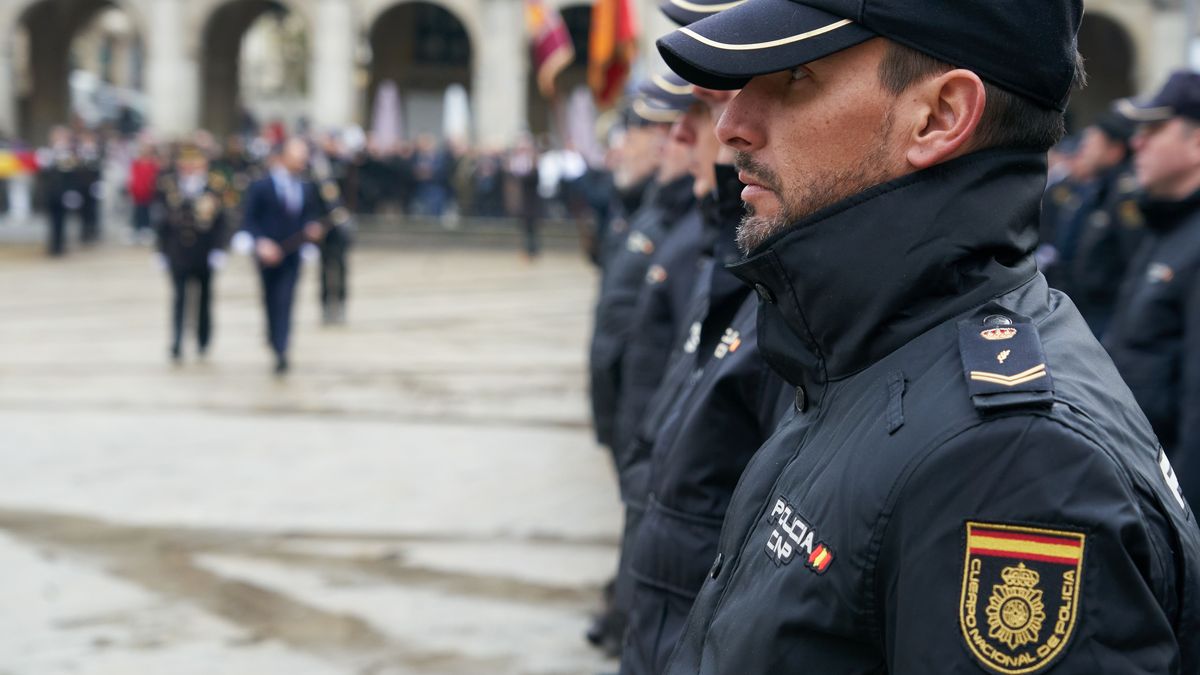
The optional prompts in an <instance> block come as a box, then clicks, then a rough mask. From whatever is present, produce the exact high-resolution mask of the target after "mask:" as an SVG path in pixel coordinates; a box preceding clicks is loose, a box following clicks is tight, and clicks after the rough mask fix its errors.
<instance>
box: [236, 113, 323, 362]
mask: <svg viewBox="0 0 1200 675" xmlns="http://www.w3.org/2000/svg"><path fill="white" fill-rule="evenodd" d="M308 156H309V151H308V144H307V143H306V142H305V141H304V139H302V138H296V137H293V138H290V139H288V140H287V141H286V142H285V143H284V144H282V145H281V146H279V150H278V151H277V153H276V154H275V155H274V156H273V157H272V159H271V168H270V173H269V175H268V176H267V177H266V178H262V179H260V180H259V181H257V182H255V183H253V184H252V185H251V186H250V187H249V189H248V191H247V194H246V206H245V211H244V215H243V219H242V228H243V229H244V230H245V231H246V232H247V233H248V234H249V235H250V236H251V237H253V238H254V255H255V258H256V260H257V261H258V267H259V272H260V277H261V279H262V292H263V308H264V310H265V313H266V322H267V341H268V342H269V344H270V346H271V350H272V352H273V353H274V355H275V374H276V375H284V374H286V373H287V372H288V368H289V364H288V344H289V338H290V334H291V329H292V305H293V304H294V302H295V298H296V282H297V280H298V279H299V278H300V249H301V248H302V247H303V246H304V244H305V243H309V242H316V241H320V240H321V238H322V236H323V235H324V231H323V228H322V226H321V225H320V224H319V223H317V222H315V221H316V220H317V219H319V218H321V217H323V216H324V215H325V214H323V213H322V212H321V206H320V204H319V196H318V194H317V192H316V189H315V186H314V185H313V184H312V182H311V181H309V180H307V178H306V172H307V171H308Z"/></svg>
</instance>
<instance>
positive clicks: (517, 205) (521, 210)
mask: <svg viewBox="0 0 1200 675" xmlns="http://www.w3.org/2000/svg"><path fill="white" fill-rule="evenodd" d="M508 176H509V179H508V186H507V189H506V194H507V196H508V212H509V213H511V214H514V215H516V216H517V218H518V219H519V220H520V222H521V234H522V235H523V237H524V242H525V246H524V250H523V251H522V253H523V254H524V256H525V260H526V261H528V262H532V261H533V260H534V259H536V258H537V255H538V253H539V252H540V251H541V238H540V233H539V232H538V218H539V217H540V216H541V203H540V202H541V199H540V195H539V194H538V154H537V147H536V146H535V145H534V144H533V139H532V138H529V137H528V136H525V137H522V138H521V139H520V140H518V141H517V144H516V146H515V147H514V148H513V151H512V154H511V155H510V156H509V158H508Z"/></svg>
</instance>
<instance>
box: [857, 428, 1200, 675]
mask: <svg viewBox="0 0 1200 675" xmlns="http://www.w3.org/2000/svg"><path fill="white" fill-rule="evenodd" d="M1139 461H1140V460H1139ZM1144 461H1145V462H1151V461H1153V460H1151V459H1148V458H1144ZM1147 466H1149V465H1147ZM1154 468H1155V469H1157V467H1154ZM1138 475H1149V474H1138ZM909 476H910V477H909V478H908V479H907V480H906V481H903V482H902V487H901V488H900V489H899V491H898V492H896V494H898V495H899V496H898V497H897V498H896V499H895V501H894V504H895V506H894V510H893V513H892V516H891V518H890V519H889V520H888V522H887V523H886V525H882V526H881V527H882V528H883V530H882V532H881V540H880V541H881V546H880V549H879V560H878V562H877V567H876V568H875V569H876V570H877V571H876V573H875V575H874V579H875V589H876V592H877V593H878V594H879V599H880V601H879V602H878V603H876V604H877V606H880V607H883V608H884V610H883V615H882V616H881V617H880V619H881V621H880V624H879V625H880V627H881V632H882V635H881V638H882V640H883V642H884V646H885V648H886V653H887V657H888V672H890V673H892V675H925V674H927V673H939V674H941V675H959V674H962V675H967V674H971V675H979V674H980V673H984V672H987V673H1003V672H1020V673H1025V674H1026V675H1036V674H1038V673H1043V672H1049V673H1052V674H1053V675H1143V674H1144V675H1151V674H1162V675H1165V674H1168V673H1172V674H1182V673H1185V672H1188V673H1191V672H1197V671H1196V670H1194V668H1196V667H1197V664H1196V663H1194V662H1192V663H1190V664H1189V663H1188V662H1183V663H1182V665H1181V659H1185V658H1186V659H1194V658H1195V656H1194V654H1192V653H1190V651H1192V650H1189V653H1188V654H1187V655H1186V656H1185V655H1181V646H1180V642H1179V637H1180V636H1178V635H1177V633H1176V627H1177V625H1178V621H1179V618H1178V613H1179V611H1180V610H1179V606H1178V604H1179V603H1178V597H1179V595H1178V594H1181V593H1182V591H1180V590H1179V589H1178V588H1177V581H1176V579H1175V574H1176V570H1177V569H1182V565H1183V563H1182V562H1180V561H1176V560H1174V556H1173V554H1172V552H1171V542H1172V541H1173V531H1172V529H1171V527H1172V526H1171V522H1172V521H1171V517H1172V516H1170V515H1168V511H1167V509H1168V508H1178V509H1180V510H1181V512H1182V508H1181V507H1180V506H1179V505H1178V503H1177V502H1172V503H1165V502H1164V496H1165V495H1166V494H1167V493H1166V492H1165V481H1164V485H1163V486H1162V489H1160V488H1159V486H1157V485H1152V484H1151V483H1149V482H1148V481H1147V480H1144V479H1143V480H1140V481H1139V480H1136V479H1135V478H1134V474H1133V473H1131V472H1130V470H1129V469H1128V467H1127V466H1125V465H1121V464H1118V463H1117V462H1116V461H1115V460H1114V459H1113V457H1112V456H1111V455H1110V454H1109V453H1108V452H1107V451H1106V450H1105V449H1103V448H1100V447H1098V446H1096V445H1094V444H1092V443H1091V442H1090V441H1088V440H1087V439H1085V438H1084V437H1083V436H1082V435H1081V434H1079V433H1077V432H1076V431H1074V430H1072V429H1069V428H1067V427H1065V426H1064V425H1063V424H1062V423H1060V422H1058V421H1055V420H1053V419H1051V418H1047V417H1041V416H1013V417H1004V418H998V419H994V420H991V421H988V422H985V423H983V424H981V425H979V426H977V427H974V428H972V429H971V430H968V431H966V432H964V433H961V434H959V435H958V436H957V437H955V438H953V439H951V440H950V441H948V442H946V443H944V444H943V445H941V446H940V447H937V448H936V449H934V450H932V451H930V452H929V454H927V455H926V456H925V457H924V458H922V459H919V460H918V461H916V462H914V465H912V466H911V473H910V474H909ZM1177 515H1178V514H1177ZM1189 524H1190V525H1192V526H1193V527H1194V521H1192V523H1189ZM1193 564H1194V563H1193ZM1177 565H1178V566H1179V567H1177ZM1193 576H1194V574H1193ZM1189 668H1190V669H1189Z"/></svg>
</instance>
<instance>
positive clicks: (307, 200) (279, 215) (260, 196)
mask: <svg viewBox="0 0 1200 675" xmlns="http://www.w3.org/2000/svg"><path fill="white" fill-rule="evenodd" d="M301 185H302V186H303V194H304V201H303V204H302V205H301V207H300V210H299V211H298V212H296V213H289V212H288V209H287V207H286V205H285V204H284V201H283V198H282V197H281V196H280V194H279V191H278V190H276V189H275V181H274V179H272V178H271V176H267V177H265V178H262V179H260V180H258V181H255V182H254V183H252V184H251V185H250V188H249V189H248V190H247V191H246V200H245V204H246V206H245V209H246V210H245V212H244V217H243V220H242V229H244V230H246V231H247V232H249V233H250V234H251V235H252V236H253V237H254V238H255V239H258V238H259V237H266V238H267V239H272V240H274V241H275V242H276V243H278V244H279V245H280V246H282V247H283V249H284V252H285V253H286V254H288V255H291V254H294V253H296V252H297V251H299V250H300V246H301V245H303V244H304V226H305V225H306V224H308V223H310V222H312V221H319V220H322V219H323V218H324V217H325V216H326V215H327V209H325V206H324V200H322V199H321V195H320V192H319V191H318V190H317V189H316V186H315V185H314V184H313V183H312V181H309V180H304V179H302V180H301Z"/></svg>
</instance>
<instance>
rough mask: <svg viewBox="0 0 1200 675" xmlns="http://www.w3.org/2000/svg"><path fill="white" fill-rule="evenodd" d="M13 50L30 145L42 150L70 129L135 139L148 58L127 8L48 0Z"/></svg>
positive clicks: (99, 1)
mask: <svg viewBox="0 0 1200 675" xmlns="http://www.w3.org/2000/svg"><path fill="white" fill-rule="evenodd" d="M13 42H14V49H13V65H14V68H13V70H14V74H15V80H16V81H15V83H14V84H15V89H16V102H17V120H18V122H17V131H18V134H19V135H20V136H21V137H22V138H24V139H26V140H27V141H29V142H31V143H41V142H43V141H45V138H46V134H47V132H48V131H49V129H50V128H51V127H53V126H56V125H60V124H68V123H78V124H82V125H84V126H88V127H100V126H112V127H114V128H117V129H119V130H122V131H125V132H127V133H132V132H134V131H136V130H137V128H138V127H140V126H141V124H142V123H143V120H144V117H145V112H146V111H145V105H146V104H145V99H144V96H143V95H142V94H141V91H142V88H143V81H142V71H143V68H142V66H143V61H144V54H145V50H144V47H143V43H142V38H141V33H140V31H139V30H138V26H137V22H136V20H135V18H134V16H133V15H132V14H130V13H129V12H128V11H127V10H126V9H125V8H123V7H122V6H121V5H120V4H118V3H116V2H110V1H108V0H42V1H41V2H37V3H35V4H33V5H32V6H30V7H29V8H28V9H27V10H26V11H25V12H24V13H23V14H22V15H21V19H20V21H19V22H18V26H17V31H16V34H15V36H14V41H13ZM64 46H67V48H66V49H64Z"/></svg>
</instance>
